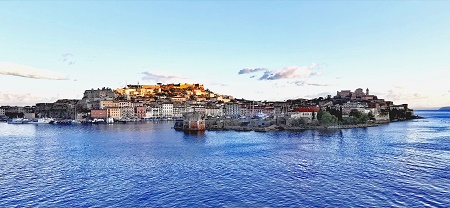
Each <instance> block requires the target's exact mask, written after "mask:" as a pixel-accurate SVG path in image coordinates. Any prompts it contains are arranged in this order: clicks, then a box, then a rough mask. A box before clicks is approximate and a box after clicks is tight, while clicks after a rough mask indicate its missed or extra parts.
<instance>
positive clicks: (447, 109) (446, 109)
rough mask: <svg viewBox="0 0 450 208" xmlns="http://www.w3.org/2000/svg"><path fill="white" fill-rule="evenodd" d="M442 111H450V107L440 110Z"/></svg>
mask: <svg viewBox="0 0 450 208" xmlns="http://www.w3.org/2000/svg"><path fill="white" fill-rule="evenodd" d="M439 110H441V111H450V106H447V107H442V108H439Z"/></svg>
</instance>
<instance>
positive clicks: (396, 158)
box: [0, 111, 450, 207]
mask: <svg viewBox="0 0 450 208" xmlns="http://www.w3.org/2000/svg"><path fill="white" fill-rule="evenodd" d="M416 113H417V114H419V115H421V116H424V117H426V119H422V120H415V121H409V122H396V123H391V124H388V125H384V126H379V127H369V128H359V129H344V130H333V131H315V130H311V131H303V132H269V133H261V132H234V131H207V132H206V133H205V134H204V135H186V134H184V133H183V132H178V131H175V130H173V129H172V128H171V127H172V125H173V123H141V124H113V125H71V126H70V125H69V126H58V125H11V124H6V123H0V192H1V196H0V207H11V206H16V205H20V206H30V207H31V206H32V207H35V206H44V207H48V206H52V207H54V206H58V207H74V206H76V207H79V206H82V207H83V206H84V207H92V206H96V207H105V206H114V207H160V206H166V207H174V206H176V207H179V206H188V207H262V206H265V207H324V206H329V207H336V206H340V207H355V206H358V207H424V206H431V207H449V206H450V193H449V191H450V113H449V112H439V111H418V112H416Z"/></svg>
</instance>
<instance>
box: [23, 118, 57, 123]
mask: <svg viewBox="0 0 450 208" xmlns="http://www.w3.org/2000/svg"><path fill="white" fill-rule="evenodd" d="M54 122H55V120H53V118H39V119H37V120H33V121H30V122H29V123H30V124H53V123H54Z"/></svg>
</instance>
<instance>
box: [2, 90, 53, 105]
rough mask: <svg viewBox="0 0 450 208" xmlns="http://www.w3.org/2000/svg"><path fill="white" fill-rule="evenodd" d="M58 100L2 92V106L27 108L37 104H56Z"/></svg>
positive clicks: (28, 94)
mask: <svg viewBox="0 0 450 208" xmlns="http://www.w3.org/2000/svg"><path fill="white" fill-rule="evenodd" d="M57 99H58V98H55V97H52V98H50V99H48V98H43V97H39V96H35V95H32V94H30V93H26V94H12V93H6V92H0V105H14V106H16V105H17V106H27V105H35V104H36V103H48V102H54V101H56V100H57Z"/></svg>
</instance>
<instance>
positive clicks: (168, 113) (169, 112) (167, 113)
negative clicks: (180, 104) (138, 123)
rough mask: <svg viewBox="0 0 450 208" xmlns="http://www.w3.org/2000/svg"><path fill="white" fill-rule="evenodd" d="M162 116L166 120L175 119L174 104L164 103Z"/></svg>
mask: <svg viewBox="0 0 450 208" xmlns="http://www.w3.org/2000/svg"><path fill="white" fill-rule="evenodd" d="M161 114H162V117H164V118H169V117H170V118H171V117H173V104H172V103H163V104H162V105H161Z"/></svg>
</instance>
